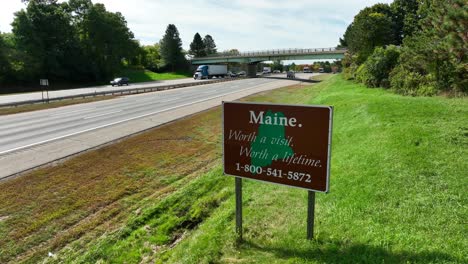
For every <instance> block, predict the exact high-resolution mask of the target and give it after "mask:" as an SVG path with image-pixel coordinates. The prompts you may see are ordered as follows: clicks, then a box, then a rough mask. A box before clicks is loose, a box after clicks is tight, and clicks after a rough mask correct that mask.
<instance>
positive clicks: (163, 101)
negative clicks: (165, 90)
mask: <svg viewBox="0 0 468 264" xmlns="http://www.w3.org/2000/svg"><path fill="white" fill-rule="evenodd" d="M180 98H181V97H175V98H172V99H169V100H160V101H159V100H158V101H156V102H155V103H166V102H172V101H175V100H179V99H180Z"/></svg>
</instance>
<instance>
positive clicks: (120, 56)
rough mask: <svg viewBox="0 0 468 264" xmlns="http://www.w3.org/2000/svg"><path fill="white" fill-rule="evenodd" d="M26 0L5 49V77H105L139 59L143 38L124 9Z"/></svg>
mask: <svg viewBox="0 0 468 264" xmlns="http://www.w3.org/2000/svg"><path fill="white" fill-rule="evenodd" d="M23 2H24V3H26V8H25V9H22V10H20V11H18V12H16V13H15V18H14V21H13V23H12V32H13V34H11V37H10V36H8V41H6V45H4V47H3V48H2V51H1V52H0V53H1V54H3V55H0V56H3V57H2V58H7V60H6V61H7V62H6V63H7V64H9V65H8V66H5V67H2V68H0V72H1V75H2V76H6V77H5V78H3V80H0V82H2V81H3V82H8V83H16V84H20V83H26V84H27V83H30V84H31V83H34V84H35V83H36V82H37V79H39V78H48V79H50V80H52V83H54V81H57V82H63V81H65V82H96V81H104V80H107V79H108V78H110V77H112V76H113V75H114V74H115V73H116V72H118V71H119V70H120V69H121V67H122V65H124V64H132V63H136V62H137V61H138V60H137V59H136V58H137V57H138V56H139V55H140V53H141V49H140V48H139V43H138V42H137V41H135V40H134V36H133V33H132V32H131V31H130V30H129V29H128V27H127V22H126V21H125V18H124V17H123V16H122V14H121V13H119V12H117V13H112V12H109V11H107V10H106V9H105V7H104V5H103V4H93V3H92V2H91V1H90V0H69V1H63V2H58V1H56V0H47V1H44V0H29V1H23ZM4 39H5V38H4ZM4 43H5V41H4ZM1 45H3V44H1ZM0 60H1V59H0ZM3 63H5V60H3Z"/></svg>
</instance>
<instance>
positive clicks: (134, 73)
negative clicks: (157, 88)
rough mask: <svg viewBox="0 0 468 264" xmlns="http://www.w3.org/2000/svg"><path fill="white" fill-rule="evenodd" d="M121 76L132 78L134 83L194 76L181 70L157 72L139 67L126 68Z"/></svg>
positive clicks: (131, 80)
mask: <svg viewBox="0 0 468 264" xmlns="http://www.w3.org/2000/svg"><path fill="white" fill-rule="evenodd" d="M120 76H126V77H128V78H130V82H132V83H139V82H152V81H162V80H174V79H181V78H188V77H192V75H191V74H189V73H181V72H163V73H156V72H152V71H148V70H139V69H125V70H123V71H122V72H121V73H120Z"/></svg>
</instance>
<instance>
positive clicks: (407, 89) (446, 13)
mask: <svg viewBox="0 0 468 264" xmlns="http://www.w3.org/2000/svg"><path fill="white" fill-rule="evenodd" d="M378 6H379V8H375V6H373V7H371V8H366V9H364V10H362V11H361V12H360V13H359V14H358V15H357V16H356V17H355V19H354V21H353V23H352V24H351V25H350V26H349V27H348V29H347V31H346V33H345V35H344V39H340V45H348V47H349V51H350V53H349V54H347V55H346V57H345V59H344V60H343V65H344V67H345V70H344V73H345V78H347V79H352V78H356V79H357V80H358V81H360V82H363V83H365V84H366V85H367V86H370V87H376V86H383V87H388V86H389V85H390V86H391V87H392V88H393V89H394V90H395V91H397V92H399V93H402V94H408V95H433V94H437V93H441V92H448V93H451V94H455V95H457V94H466V93H468V61H467V60H468V59H467V51H468V46H467V43H468V37H467V35H466V32H467V31H468V24H467V23H466V21H468V5H466V1H464V0H449V1H438V0H426V1H416V0H410V1H400V0H397V1H394V2H393V3H392V4H391V9H390V11H391V12H390V13H388V12H387V11H388V10H386V9H385V8H383V6H382V5H378ZM379 9H380V11H381V13H380V15H379V16H377V15H376V14H379V13H372V12H375V11H378V10H379ZM382 16H387V18H391V23H389V24H388V25H392V28H393V30H395V32H396V35H395V36H396V37H395V38H394V42H395V43H401V39H402V46H401V51H400V52H398V53H400V56H399V59H398V60H396V58H398V55H397V53H396V52H393V53H392V54H385V53H384V52H383V49H382V48H379V46H383V44H384V42H388V41H389V40H390V39H383V38H380V39H379V38H374V37H372V38H366V36H367V37H368V36H372V35H373V34H374V33H376V30H377V31H378V32H380V33H382V32H387V33H389V32H390V31H389V28H387V29H385V28H384V27H383V26H384V23H383V20H382V21H379V19H383V18H382ZM369 21H374V22H373V23H374V24H375V25H374V26H372V25H371V24H366V23H367V22H369ZM360 25H361V26H360ZM379 27H382V28H380V29H378V28H379ZM361 39H362V40H363V41H362V42H360V40H361ZM369 39H371V40H375V41H376V42H373V43H377V45H369V43H372V42H369ZM370 51H372V52H373V55H372V56H368V54H371V53H369V52H370ZM361 64H362V65H363V66H360V65H361ZM393 68H394V70H393V72H391V71H392V69H393ZM390 72H391V73H390Z"/></svg>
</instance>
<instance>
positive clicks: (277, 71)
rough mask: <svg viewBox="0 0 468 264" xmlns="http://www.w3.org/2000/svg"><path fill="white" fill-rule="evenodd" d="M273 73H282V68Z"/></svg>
mask: <svg viewBox="0 0 468 264" xmlns="http://www.w3.org/2000/svg"><path fill="white" fill-rule="evenodd" d="M273 73H281V71H280V70H274V71H273Z"/></svg>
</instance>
